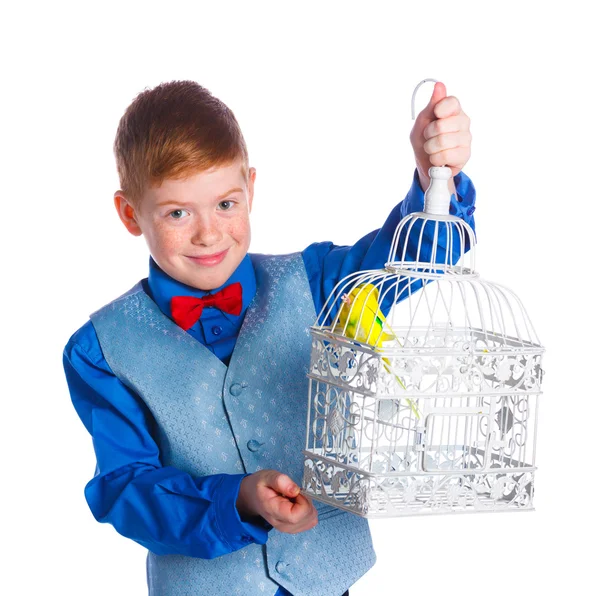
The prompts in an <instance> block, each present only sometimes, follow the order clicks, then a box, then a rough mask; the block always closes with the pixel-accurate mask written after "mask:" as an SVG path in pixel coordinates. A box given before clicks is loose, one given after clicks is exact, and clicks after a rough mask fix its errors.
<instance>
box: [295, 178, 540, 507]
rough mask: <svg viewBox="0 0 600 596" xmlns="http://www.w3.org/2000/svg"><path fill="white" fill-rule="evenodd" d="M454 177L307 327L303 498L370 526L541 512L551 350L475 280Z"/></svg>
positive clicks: (489, 286) (501, 292) (434, 188)
mask: <svg viewBox="0 0 600 596" xmlns="http://www.w3.org/2000/svg"><path fill="white" fill-rule="evenodd" d="M450 176H451V171H450V169H449V168H431V170H430V177H431V186H430V187H429V189H428V191H427V192H426V195H425V206H424V212H423V213H414V214H411V215H409V216H407V217H405V218H404V219H403V220H402V221H401V222H400V224H399V226H398V228H397V230H396V233H395V236H394V239H393V243H392V246H391V248H390V254H389V259H388V262H387V264H386V265H385V268H384V269H382V270H373V271H363V272H360V273H357V274H354V275H351V276H349V277H346V278H345V279H343V280H342V281H341V282H340V283H338V285H337V286H336V288H335V289H334V290H333V292H332V293H331V295H330V296H329V298H328V300H327V303H326V304H325V306H324V308H323V310H322V311H321V313H320V315H319V317H318V320H317V322H316V323H315V325H314V326H313V327H312V328H311V335H312V352H311V362H310V370H309V374H308V377H309V396H308V420H307V439H306V449H305V451H304V456H305V468H304V478H303V490H304V492H305V493H306V494H307V495H309V496H311V497H312V498H314V499H317V500H319V501H323V502H325V503H328V504H331V505H334V506H337V507H340V508H342V509H345V510H348V511H351V512H354V513H356V514H359V515H361V516H365V517H370V518H375V517H393V516H402V515H414V514H433V513H447V512H474V511H524V510H531V509H532V508H533V504H532V497H533V484H534V473H535V469H536V468H535V443H536V436H535V435H536V420H537V411H538V396H539V395H540V394H541V389H540V385H541V381H542V374H543V373H542V368H541V360H542V353H543V351H544V350H543V348H542V347H541V345H540V342H539V340H538V338H537V336H536V334H535V331H534V329H533V326H532V324H531V321H530V319H529V317H528V315H527V313H526V311H525V309H524V308H523V305H522V304H521V302H520V301H519V299H518V298H517V296H516V295H515V294H514V293H513V292H511V291H510V290H509V289H507V288H505V287H502V286H500V285H498V284H495V283H491V282H488V281H485V280H483V279H481V278H480V277H479V275H478V274H477V273H476V272H475V238H474V234H473V231H472V229H471V228H470V227H469V226H468V225H467V224H466V223H465V222H464V221H463V220H461V219H460V218H458V217H455V216H452V215H450V214H449V204H450V194H449V191H448V179H449V177H450Z"/></svg>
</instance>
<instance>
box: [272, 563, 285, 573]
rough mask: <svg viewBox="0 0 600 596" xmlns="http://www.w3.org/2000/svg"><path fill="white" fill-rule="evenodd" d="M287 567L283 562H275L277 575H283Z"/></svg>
mask: <svg viewBox="0 0 600 596" xmlns="http://www.w3.org/2000/svg"><path fill="white" fill-rule="evenodd" d="M287 566H288V564H287V563H285V562H284V561H277V564H276V565H275V571H277V573H283V572H284V571H285V568H286V567H287Z"/></svg>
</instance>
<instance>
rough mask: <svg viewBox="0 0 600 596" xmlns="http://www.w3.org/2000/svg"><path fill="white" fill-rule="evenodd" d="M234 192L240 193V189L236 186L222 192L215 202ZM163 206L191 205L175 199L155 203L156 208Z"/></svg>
mask: <svg viewBox="0 0 600 596" xmlns="http://www.w3.org/2000/svg"><path fill="white" fill-rule="evenodd" d="M234 192H242V189H241V188H240V187H239V186H238V187H236V188H232V189H230V190H228V191H227V192H224V193H223V194H222V195H219V196H218V197H217V201H220V200H221V199H224V198H225V197H228V196H229V195H232V194H233V193H234ZM165 205H184V206H185V205H191V203H186V202H182V201H177V200H175V199H166V200H165V201H161V202H160V203H157V205H156V206H157V207H164V206H165Z"/></svg>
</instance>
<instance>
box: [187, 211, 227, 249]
mask: <svg viewBox="0 0 600 596" xmlns="http://www.w3.org/2000/svg"><path fill="white" fill-rule="evenodd" d="M222 239H223V232H222V231H221V228H220V226H219V222H218V221H217V219H216V218H215V217H213V216H211V215H201V216H199V217H198V219H197V220H196V227H195V229H194V234H193V236H192V244H196V245H197V246H214V245H216V244H218V243H219V242H221V240H222Z"/></svg>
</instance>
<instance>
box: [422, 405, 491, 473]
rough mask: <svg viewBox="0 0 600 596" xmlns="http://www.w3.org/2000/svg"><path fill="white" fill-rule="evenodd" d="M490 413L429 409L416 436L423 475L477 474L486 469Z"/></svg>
mask: <svg viewBox="0 0 600 596" xmlns="http://www.w3.org/2000/svg"><path fill="white" fill-rule="evenodd" d="M489 428H490V409H489V407H486V408H485V409H484V408H483V407H450V408H432V409H431V410H430V412H429V413H428V414H427V415H426V418H425V427H424V428H423V431H422V432H421V433H417V437H418V439H417V440H418V443H420V445H418V446H417V449H418V450H419V451H421V466H422V469H423V471H424V472H439V471H448V472H450V471H458V470H480V469H484V468H486V467H487V465H488V452H489V432H488V430H489Z"/></svg>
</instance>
